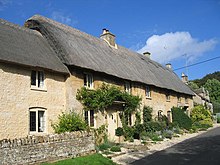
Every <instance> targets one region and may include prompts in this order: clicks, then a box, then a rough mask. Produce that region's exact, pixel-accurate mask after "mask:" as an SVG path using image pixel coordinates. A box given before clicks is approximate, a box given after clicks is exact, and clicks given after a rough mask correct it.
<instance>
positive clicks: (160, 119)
mask: <svg viewBox="0 0 220 165" xmlns="http://www.w3.org/2000/svg"><path fill="white" fill-rule="evenodd" d="M157 117H158V121H162V117H163V111H162V110H159V111H158V113H157Z"/></svg>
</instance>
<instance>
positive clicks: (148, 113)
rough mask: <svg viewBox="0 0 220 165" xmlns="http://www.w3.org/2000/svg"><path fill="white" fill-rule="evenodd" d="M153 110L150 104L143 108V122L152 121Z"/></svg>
mask: <svg viewBox="0 0 220 165" xmlns="http://www.w3.org/2000/svg"><path fill="white" fill-rule="evenodd" d="M152 111H153V109H152V108H151V107H149V106H144V108H143V122H144V124H145V123H147V122H149V121H152Z"/></svg>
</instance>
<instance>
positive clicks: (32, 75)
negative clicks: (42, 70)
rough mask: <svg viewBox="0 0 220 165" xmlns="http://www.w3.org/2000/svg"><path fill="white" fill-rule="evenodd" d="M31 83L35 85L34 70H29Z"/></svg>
mask: <svg viewBox="0 0 220 165" xmlns="http://www.w3.org/2000/svg"><path fill="white" fill-rule="evenodd" d="M31 85H34V86H36V71H33V70H32V71H31Z"/></svg>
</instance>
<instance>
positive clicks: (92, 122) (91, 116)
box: [90, 110, 94, 127]
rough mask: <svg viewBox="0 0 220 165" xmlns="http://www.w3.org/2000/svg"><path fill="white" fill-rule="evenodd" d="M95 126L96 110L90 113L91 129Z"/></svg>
mask: <svg viewBox="0 0 220 165" xmlns="http://www.w3.org/2000/svg"><path fill="white" fill-rule="evenodd" d="M93 126H94V110H91V111H90V127H93Z"/></svg>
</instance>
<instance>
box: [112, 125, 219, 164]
mask: <svg viewBox="0 0 220 165" xmlns="http://www.w3.org/2000/svg"><path fill="white" fill-rule="evenodd" d="M216 127H220V125H218V124H215V125H214V127H212V128H209V130H210V129H214V128H216ZM204 132H206V131H201V132H198V133H193V134H184V135H181V136H180V137H174V138H172V139H171V140H170V139H166V140H164V141H162V142H158V143H156V144H150V145H147V147H145V148H148V149H146V150H138V151H133V152H131V151H127V152H126V151H125V152H126V153H125V154H123V155H119V156H116V157H112V160H113V161H114V162H115V163H118V164H120V165H127V164H130V163H132V162H134V161H135V160H139V159H141V158H143V157H145V156H148V155H150V154H152V153H155V152H157V151H161V150H164V149H166V148H168V147H171V146H173V145H175V144H177V143H180V142H182V141H184V140H186V139H190V138H192V137H195V136H197V135H200V134H202V133H204Z"/></svg>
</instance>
